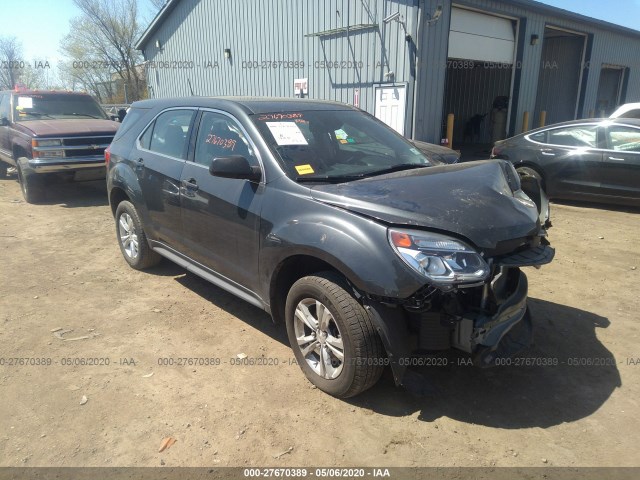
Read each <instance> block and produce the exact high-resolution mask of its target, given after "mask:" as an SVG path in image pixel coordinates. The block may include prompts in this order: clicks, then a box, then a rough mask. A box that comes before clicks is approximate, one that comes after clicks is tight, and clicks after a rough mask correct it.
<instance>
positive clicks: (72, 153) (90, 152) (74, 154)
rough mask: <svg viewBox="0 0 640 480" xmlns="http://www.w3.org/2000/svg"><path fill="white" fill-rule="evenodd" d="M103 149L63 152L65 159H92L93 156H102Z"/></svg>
mask: <svg viewBox="0 0 640 480" xmlns="http://www.w3.org/2000/svg"><path fill="white" fill-rule="evenodd" d="M104 151H105V149H104V148H95V149H94V148H81V149H78V150H65V152H64V156H65V157H67V158H73V157H92V156H94V155H100V156H103V155H104Z"/></svg>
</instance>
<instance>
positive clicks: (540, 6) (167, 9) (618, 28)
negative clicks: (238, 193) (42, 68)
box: [135, 0, 640, 50]
mask: <svg viewBox="0 0 640 480" xmlns="http://www.w3.org/2000/svg"><path fill="white" fill-rule="evenodd" d="M180 1H181V0H168V1H167V3H165V4H164V6H163V7H162V8H161V9H160V11H159V12H158V13H157V14H156V16H155V18H154V19H153V20H152V21H151V23H150V24H149V26H148V27H147V29H146V30H145V31H144V32H143V33H142V36H141V37H140V38H139V39H138V41H137V42H136V43H135V48H136V49H137V50H142V49H143V48H144V46H145V44H146V43H147V42H148V41H149V39H150V38H151V35H153V34H154V32H155V31H156V30H157V29H158V28H159V27H160V25H162V22H163V21H164V19H165V18H167V17H168V16H169V14H170V13H171V12H172V11H173V9H174V8H175V7H176V5H177V4H178V3H180ZM500 1H502V2H503V3H508V4H510V5H516V6H519V7H522V8H525V9H527V10H533V11H535V12H538V13H542V14H543V15H548V16H552V17H560V18H565V19H568V20H574V21H576V20H577V21H580V22H584V23H587V24H590V25H594V26H597V27H600V28H604V29H606V30H612V31H614V32H618V33H623V34H626V35H631V36H634V37H640V31H638V30H634V29H632V28H628V27H623V26H622V25H617V24H615V23H611V22H605V21H604V20H598V19H597V18H593V17H588V16H586V15H581V14H579V13H575V12H571V11H569V10H564V9H562V8H558V7H552V6H551V5H546V4H544V3H540V2H537V1H535V0H500Z"/></svg>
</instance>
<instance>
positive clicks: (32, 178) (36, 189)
mask: <svg viewBox="0 0 640 480" xmlns="http://www.w3.org/2000/svg"><path fill="white" fill-rule="evenodd" d="M17 170H18V182H20V189H21V190H22V196H23V197H24V199H25V201H26V202H27V203H40V202H42V201H44V199H45V198H46V196H47V194H46V190H45V185H44V178H41V177H40V176H38V175H25V174H24V173H22V169H21V168H20V166H18V167H17Z"/></svg>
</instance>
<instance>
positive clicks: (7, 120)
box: [0, 117, 9, 127]
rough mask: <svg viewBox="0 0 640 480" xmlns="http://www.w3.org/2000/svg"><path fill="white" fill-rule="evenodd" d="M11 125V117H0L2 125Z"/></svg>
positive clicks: (0, 125) (0, 124)
mask: <svg viewBox="0 0 640 480" xmlns="http://www.w3.org/2000/svg"><path fill="white" fill-rule="evenodd" d="M7 126H9V119H8V118H7V117H2V118H0V127H7Z"/></svg>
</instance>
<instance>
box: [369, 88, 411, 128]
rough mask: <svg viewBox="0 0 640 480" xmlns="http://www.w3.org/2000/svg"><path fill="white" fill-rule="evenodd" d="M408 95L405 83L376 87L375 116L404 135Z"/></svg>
mask: <svg viewBox="0 0 640 480" xmlns="http://www.w3.org/2000/svg"><path fill="white" fill-rule="evenodd" d="M406 95H407V94H406V87H405V85H393V86H385V85H381V86H378V87H376V104H375V116H376V118H378V119H380V120H382V121H383V122H384V123H386V124H387V125H389V126H390V127H391V128H393V129H394V130H395V131H396V132H398V133H399V134H400V135H404V123H405V110H406V103H407V96H406Z"/></svg>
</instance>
